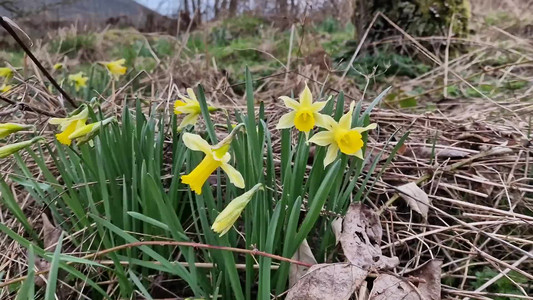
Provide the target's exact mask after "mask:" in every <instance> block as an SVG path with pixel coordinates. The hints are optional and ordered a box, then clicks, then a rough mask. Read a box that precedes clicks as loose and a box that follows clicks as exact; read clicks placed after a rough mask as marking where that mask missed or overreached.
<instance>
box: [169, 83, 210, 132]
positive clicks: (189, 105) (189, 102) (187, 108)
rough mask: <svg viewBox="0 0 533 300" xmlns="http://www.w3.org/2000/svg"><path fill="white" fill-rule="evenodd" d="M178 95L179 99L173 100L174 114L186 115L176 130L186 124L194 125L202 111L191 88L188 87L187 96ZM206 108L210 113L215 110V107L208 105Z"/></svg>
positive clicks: (179, 129)
mask: <svg viewBox="0 0 533 300" xmlns="http://www.w3.org/2000/svg"><path fill="white" fill-rule="evenodd" d="M179 97H180V100H176V101H175V102H174V114H176V115H181V114H185V115H186V116H185V118H183V120H182V121H181V123H180V125H179V126H178V131H181V130H182V129H183V128H184V127H186V126H187V125H195V124H196V122H198V117H199V116H200V114H201V113H202V109H201V108H200V102H198V99H197V98H196V94H195V93H194V91H193V89H191V88H188V89H187V96H184V95H182V94H179ZM207 109H208V111H209V112H210V113H211V112H214V111H216V110H217V108H216V107H214V106H210V105H209V106H208V107H207Z"/></svg>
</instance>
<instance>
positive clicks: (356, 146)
mask: <svg viewBox="0 0 533 300" xmlns="http://www.w3.org/2000/svg"><path fill="white" fill-rule="evenodd" d="M354 106H355V102H352V103H351V104H350V110H349V111H348V113H346V114H345V115H343V116H342V117H341V119H340V120H339V122H338V123H337V122H336V121H335V120H334V119H333V118H332V117H330V116H326V115H323V116H322V121H323V125H322V126H321V127H323V128H325V129H326V131H321V132H318V133H316V134H315V135H313V136H312V137H311V139H309V142H310V143H314V144H316V145H319V146H329V147H328V151H327V152H326V157H325V158H324V167H326V166H327V165H329V164H330V163H332V162H333V161H334V160H335V159H336V158H337V155H338V153H339V150H340V151H341V152H342V153H344V154H346V155H353V156H356V157H358V158H360V159H363V151H362V148H363V138H362V135H361V134H362V133H363V132H365V131H368V130H371V129H375V128H376V127H377V125H376V124H375V123H373V124H370V125H368V126H366V127H355V128H351V127H352V126H351V125H352V114H353V109H354Z"/></svg>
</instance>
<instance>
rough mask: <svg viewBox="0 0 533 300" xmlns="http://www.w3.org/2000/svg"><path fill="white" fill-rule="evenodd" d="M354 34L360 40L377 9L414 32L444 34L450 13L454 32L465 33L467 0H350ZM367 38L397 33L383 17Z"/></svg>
mask: <svg viewBox="0 0 533 300" xmlns="http://www.w3.org/2000/svg"><path fill="white" fill-rule="evenodd" d="M353 1H354V4H355V5H354V13H353V23H354V26H355V27H356V30H355V34H356V36H355V38H356V39H357V40H359V39H360V38H361V37H362V35H363V34H364V32H365V31H366V28H367V27H368V26H369V25H370V22H371V20H372V18H373V17H374V15H375V14H376V13H377V12H378V11H380V12H382V13H383V14H385V15H386V16H387V17H388V18H389V19H391V20H392V21H393V22H394V23H396V24H397V25H398V26H399V27H401V28H402V29H403V30H405V31H406V32H407V33H409V34H410V35H413V36H446V35H447V32H448V28H449V26H450V22H451V20H452V15H453V20H454V21H453V24H452V26H453V27H452V28H453V33H454V35H455V36H459V37H464V36H466V35H467V34H468V22H469V20H470V13H471V11H470V1H469V0H353ZM372 29H373V30H372V31H371V32H370V34H369V36H368V39H369V40H371V41H372V40H379V39H382V38H385V37H387V36H390V35H397V34H399V33H398V31H397V30H395V29H393V28H392V26H391V25H390V24H389V23H387V22H386V21H385V20H383V19H378V20H377V21H376V23H375V24H374V26H373V28H372Z"/></svg>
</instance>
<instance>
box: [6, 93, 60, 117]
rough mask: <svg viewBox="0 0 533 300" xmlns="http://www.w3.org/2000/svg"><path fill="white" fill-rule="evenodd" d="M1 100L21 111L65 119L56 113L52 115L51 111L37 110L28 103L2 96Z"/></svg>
mask: <svg viewBox="0 0 533 300" xmlns="http://www.w3.org/2000/svg"><path fill="white" fill-rule="evenodd" d="M0 100H2V101H5V102H7V103H9V104H11V105H14V106H16V107H20V108H21V109H23V110H24V109H27V110H29V111H32V112H34V113H37V114H41V115H45V116H47V117H56V118H60V117H63V116H61V115H58V114H55V113H52V112H49V111H46V110H42V109H40V108H37V107H34V106H31V105H29V104H27V103H24V102H16V101H13V100H11V99H9V98H6V97H4V96H2V95H0Z"/></svg>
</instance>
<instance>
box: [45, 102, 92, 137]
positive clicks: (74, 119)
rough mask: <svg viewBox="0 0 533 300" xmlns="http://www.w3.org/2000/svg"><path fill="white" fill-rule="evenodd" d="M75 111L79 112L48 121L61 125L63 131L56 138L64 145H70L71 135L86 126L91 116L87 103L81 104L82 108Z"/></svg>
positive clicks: (60, 128)
mask: <svg viewBox="0 0 533 300" xmlns="http://www.w3.org/2000/svg"><path fill="white" fill-rule="evenodd" d="M75 112H77V113H76V114H75V115H72V116H70V117H67V118H51V119H50V120H49V121H48V123H50V124H52V125H59V130H60V131H61V133H58V134H56V138H57V140H58V141H59V142H60V143H61V144H63V145H67V146H70V144H71V143H72V139H70V138H69V136H70V135H71V134H72V133H73V132H74V131H76V130H77V129H79V128H81V127H82V126H84V125H85V123H86V122H87V119H88V118H89V108H88V107H87V105H82V106H80V108H79V109H77V110H76V111H75Z"/></svg>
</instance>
